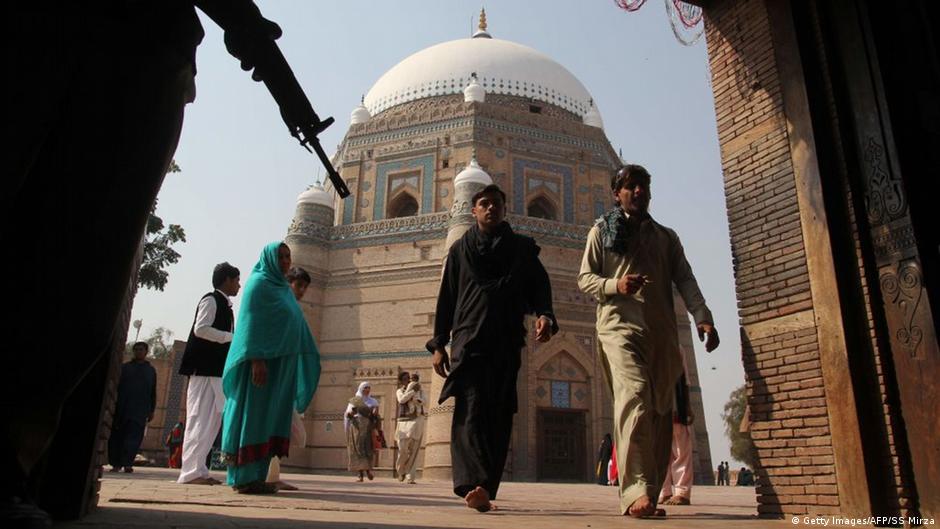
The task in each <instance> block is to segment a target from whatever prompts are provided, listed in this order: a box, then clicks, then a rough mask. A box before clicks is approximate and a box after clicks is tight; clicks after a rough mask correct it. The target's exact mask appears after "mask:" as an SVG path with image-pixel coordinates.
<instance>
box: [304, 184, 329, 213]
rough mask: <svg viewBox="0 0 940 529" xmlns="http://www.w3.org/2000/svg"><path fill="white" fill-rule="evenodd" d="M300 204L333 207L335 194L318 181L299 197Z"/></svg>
mask: <svg viewBox="0 0 940 529" xmlns="http://www.w3.org/2000/svg"><path fill="white" fill-rule="evenodd" d="M297 203H298V204H317V205H320V206H326V207H328V208H330V209H333V195H332V194H330V193H329V192H328V191H327V190H326V189H323V185H322V184H320V183H316V184H314V185H312V186H310V187H309V188H307V190H306V191H304V192H303V193H301V194H300V195H299V196H298V197H297Z"/></svg>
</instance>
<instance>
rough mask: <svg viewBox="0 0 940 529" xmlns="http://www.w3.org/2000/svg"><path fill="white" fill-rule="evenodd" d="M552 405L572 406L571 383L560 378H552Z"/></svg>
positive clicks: (559, 406) (556, 406)
mask: <svg viewBox="0 0 940 529" xmlns="http://www.w3.org/2000/svg"><path fill="white" fill-rule="evenodd" d="M552 407H553V408H570V407H571V383H570V382H565V381H559V380H552Z"/></svg>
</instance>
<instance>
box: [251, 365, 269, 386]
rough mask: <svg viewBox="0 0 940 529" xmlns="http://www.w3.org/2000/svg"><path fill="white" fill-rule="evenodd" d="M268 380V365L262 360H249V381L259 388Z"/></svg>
mask: <svg viewBox="0 0 940 529" xmlns="http://www.w3.org/2000/svg"><path fill="white" fill-rule="evenodd" d="M267 382H268V366H267V365H266V364H265V363H264V360H252V361H251V383H252V384H254V385H255V386H258V387H259V388H261V387H264V385H265V384H267Z"/></svg>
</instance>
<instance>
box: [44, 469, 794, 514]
mask: <svg viewBox="0 0 940 529" xmlns="http://www.w3.org/2000/svg"><path fill="white" fill-rule="evenodd" d="M176 476H177V471H175V470H169V469H162V468H142V467H138V468H137V469H136V472H135V473H133V474H111V473H105V477H104V479H103V480H102V483H101V497H100V501H99V503H98V509H97V510H96V511H95V512H94V513H92V514H91V515H89V516H88V517H86V518H85V519H83V520H81V521H78V522H69V523H62V524H57V525H56V527H57V528H88V527H104V528H112V527H113V528H117V527H122V528H123V527H127V528H131V529H144V528H158V527H159V528H170V527H172V528H177V529H190V528H210V527H211V528H238V529H243V528H255V527H257V528H275V527H279V528H301V527H304V528H338V529H354V528H356V529H358V528H370V529H393V528H456V527H474V528H476V527H479V528H497V527H498V528H512V529H548V528H554V527H564V528H580V527H585V528H592V529H598V528H601V529H603V528H613V527H617V528H620V527H654V528H656V529H667V528H668V529H671V528H692V527H694V528H699V527H703V528H719V527H722V528H724V527H742V528H763V527H780V528H782V527H786V526H791V525H790V524H789V522H788V521H783V520H759V519H757V518H756V516H755V513H756V510H757V509H756V505H757V503H756V499H755V495H754V489H751V488H745V487H696V488H695V489H694V491H693V497H692V499H693V501H694V505H690V506H687V507H670V508H668V509H667V512H668V513H669V516H668V517H667V518H666V519H657V520H633V519H629V518H626V517H622V516H618V515H617V514H616V511H617V505H618V502H617V491H616V489H615V488H614V487H601V486H598V485H590V484H558V483H511V482H509V483H504V484H503V485H502V487H501V488H500V491H499V492H500V498H499V500H498V501H496V502H495V503H496V504H497V506H498V507H499V509H498V510H497V511H495V512H492V513H488V514H479V513H477V512H476V511H471V510H470V509H468V508H466V506H464V504H463V502H462V501H461V500H460V499H459V498H457V497H455V496H453V494H452V493H451V491H450V483H449V482H446V483H445V482H441V481H436V482H434V481H424V482H421V483H419V484H417V485H407V484H402V483H399V482H398V481H397V480H393V479H390V478H383V477H379V478H376V480H375V481H373V482H368V481H367V482H365V483H356V482H355V481H354V479H353V478H352V477H351V476H327V475H312V474H284V475H283V477H284V479H286V480H287V481H289V482H291V483H293V484H295V485H297V486H298V487H300V490H299V491H295V492H284V491H282V492H279V493H278V494H275V495H273V496H246V495H241V494H236V493H235V492H233V491H232V489H231V488H230V487H226V486H218V485H217V486H211V487H209V486H204V485H202V486H200V485H177V484H176V482H175V479H176ZM216 477H218V478H220V479H224V475H222V474H221V473H219V474H218V475H217V476H216Z"/></svg>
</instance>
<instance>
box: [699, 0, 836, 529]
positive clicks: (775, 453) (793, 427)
mask: <svg viewBox="0 0 940 529" xmlns="http://www.w3.org/2000/svg"><path fill="white" fill-rule="evenodd" d="M705 16H706V28H707V29H706V35H707V43H708V56H709V63H710V67H711V72H712V90H713V92H714V97H715V113H716V117H717V124H718V136H719V141H720V144H721V157H722V167H723V171H724V181H725V198H726V201H727V207H728V221H729V225H730V231H731V243H732V254H733V257H734V263H735V283H736V290H737V299H738V310H739V315H740V320H741V335H742V336H741V344H742V359H743V362H744V368H745V377H746V380H747V388H748V404H749V406H750V411H751V415H750V424H751V434H752V437H753V439H754V444H755V447H756V448H757V452H758V454H757V455H758V466H757V468H756V474H757V477H758V480H759V487H758V513H759V514H760V515H761V516H765V517H779V516H781V515H784V514H802V513H811V514H812V513H819V514H827V513H835V512H838V506H839V495H838V487H837V480H836V474H835V466H834V461H833V452H832V440H831V437H830V431H829V419H828V416H827V408H826V394H825V389H824V387H823V378H822V372H821V370H820V358H819V344H818V342H817V329H816V326H815V318H814V312H813V302H812V293H811V290H810V276H809V273H808V270H807V263H806V256H805V250H804V241H803V235H802V230H801V221H800V210H799V203H798V200H797V189H796V182H795V179H794V171H793V164H792V153H791V151H790V144H789V138H788V135H787V128H786V124H787V120H786V115H785V111H784V106H783V100H782V94H781V79H780V76H779V74H778V71H777V63H776V58H775V55H774V44H773V41H772V36H771V35H772V34H771V27H770V23H769V20H768V14H767V11H766V9H765V6H764V3H763V2H762V1H760V0H743V1H742V0H737V1H723V2H715V3H714V4H711V5H709V8H708V9H707V10H706V13H705Z"/></svg>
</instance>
